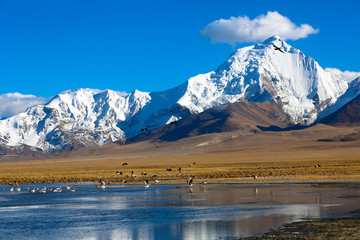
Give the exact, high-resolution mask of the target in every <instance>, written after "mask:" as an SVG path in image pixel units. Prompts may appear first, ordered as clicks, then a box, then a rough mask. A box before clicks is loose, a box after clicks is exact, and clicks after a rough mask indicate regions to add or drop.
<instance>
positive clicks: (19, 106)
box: [0, 93, 49, 117]
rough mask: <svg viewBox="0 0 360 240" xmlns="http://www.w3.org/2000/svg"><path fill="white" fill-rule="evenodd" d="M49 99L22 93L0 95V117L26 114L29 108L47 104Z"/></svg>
mask: <svg viewBox="0 0 360 240" xmlns="http://www.w3.org/2000/svg"><path fill="white" fill-rule="evenodd" d="M48 100H49V99H48V98H43V97H36V96H34V95H23V94H21V93H6V94H2V95H0V117H9V116H13V115H15V114H18V113H21V112H24V111H25V110H26V109H27V108H28V107H32V106H35V105H39V104H45V103H46V102H47V101H48Z"/></svg>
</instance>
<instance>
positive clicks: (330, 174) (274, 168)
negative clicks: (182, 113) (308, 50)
mask: <svg viewBox="0 0 360 240" xmlns="http://www.w3.org/2000/svg"><path fill="white" fill-rule="evenodd" d="M359 131H360V129H359V128H358V127H356V128H338V127H328V126H324V125H319V126H315V127H313V128H308V129H305V130H299V131H290V132H264V133H261V134H253V135H246V136H242V135H241V133H238V134H237V133H234V132H232V133H223V134H211V135H202V136H197V137H193V138H188V139H184V140H180V141H176V142H156V143H154V142H151V141H150V142H142V143H136V144H130V145H125V146H120V145H118V144H108V145H106V146H104V147H102V148H95V149H83V150H81V151H76V152H71V153H68V154H63V155H59V156H57V157H54V156H51V157H49V158H44V157H42V159H36V158H26V157H25V158H5V157H2V158H0V182H1V183H13V182H18V183H31V182H76V181H98V180H100V179H104V180H107V181H108V182H113V183H116V182H120V181H122V180H124V179H125V180H127V181H128V182H129V183H139V181H141V180H143V179H155V178H158V179H160V180H162V182H163V183H171V182H180V183H184V182H185V180H186V179H187V178H188V177H190V176H194V177H195V180H194V181H195V183H197V182H198V183H199V182H202V181H207V182H243V181H257V182H269V181H316V180H360V140H357V139H355V140H354V139H351V140H349V141H317V139H331V138H334V137H336V136H341V135H348V134H351V133H353V132H359ZM155 146H156V147H155ZM124 162H126V163H127V164H128V165H125V166H123V163H124ZM194 162H196V164H193V163H194ZM168 168H171V170H172V171H167V169H168ZM178 168H181V174H180V172H179V171H178ZM117 171H121V172H122V175H118V174H116V172H117ZM131 171H133V172H134V173H135V175H136V177H135V179H134V178H132V177H131V176H130V175H131ZM142 173H144V174H145V173H146V175H141V174H142ZM255 176H257V178H256V177H255Z"/></svg>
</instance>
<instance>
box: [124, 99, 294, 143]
mask: <svg viewBox="0 0 360 240" xmlns="http://www.w3.org/2000/svg"><path fill="white" fill-rule="evenodd" d="M292 124H293V123H292V122H291V119H290V117H289V116H288V115H287V114H286V113H284V112H283V111H282V110H281V108H280V107H279V106H278V104H276V103H274V102H263V103H257V102H248V101H242V102H236V103H229V104H226V105H221V106H218V107H214V108H211V109H208V110H206V111H204V112H202V113H199V114H193V115H190V116H189V117H186V118H184V119H181V120H179V121H174V122H172V123H171V124H168V125H164V126H161V127H159V128H156V129H154V130H149V131H144V132H143V133H142V134H139V135H137V136H135V137H132V138H129V139H127V140H126V141H120V143H127V144H129V143H134V142H139V141H145V140H152V141H157V140H160V141H176V140H179V139H182V138H187V137H192V136H198V135H202V134H209V133H221V132H234V131H241V133H242V134H245V135H247V134H253V133H255V132H259V131H260V129H259V126H262V127H269V126H277V127H279V128H286V127H288V126H291V125H292Z"/></svg>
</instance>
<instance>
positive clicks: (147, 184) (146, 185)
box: [144, 180, 151, 188]
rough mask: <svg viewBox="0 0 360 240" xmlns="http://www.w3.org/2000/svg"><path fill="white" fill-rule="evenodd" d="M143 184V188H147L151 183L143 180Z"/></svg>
mask: <svg viewBox="0 0 360 240" xmlns="http://www.w3.org/2000/svg"><path fill="white" fill-rule="evenodd" d="M144 185H145V188H149V187H150V185H151V184H150V183H149V180H144Z"/></svg>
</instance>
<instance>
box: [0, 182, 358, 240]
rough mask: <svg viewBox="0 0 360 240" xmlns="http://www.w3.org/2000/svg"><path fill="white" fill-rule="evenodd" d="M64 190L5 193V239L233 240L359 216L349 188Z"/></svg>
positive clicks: (0, 206)
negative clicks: (289, 225)
mask: <svg viewBox="0 0 360 240" xmlns="http://www.w3.org/2000/svg"><path fill="white" fill-rule="evenodd" d="M44 186H46V187H48V188H56V187H57V186H62V188H63V191H62V192H58V193H55V192H47V193H29V192H28V191H27V190H26V189H27V187H30V189H32V188H33V187H44ZM65 186H66V185H65V184H61V183H58V184H52V185H46V184H35V185H30V186H28V185H23V186H21V188H22V191H21V192H16V191H14V192H10V186H8V185H0V239H17V240H21V239H232V238H236V237H245V236H254V235H259V234H261V233H264V232H266V231H268V230H269V228H276V227H278V226H280V225H282V224H284V223H287V222H293V221H300V220H304V219H306V218H313V217H334V216H342V215H343V214H344V213H347V212H349V211H352V210H357V209H360V185H359V184H350V183H346V184H268V185H264V184H261V185H255V184H248V185H244V184H208V185H195V186H193V187H192V188H189V187H187V186H184V185H179V186H176V185H151V186H150V188H148V189H145V188H144V187H143V186H141V185H110V186H108V187H107V188H106V189H105V190H100V189H99V188H96V187H95V186H93V185H86V184H82V185H72V186H75V188H76V191H75V192H70V191H66V190H65Z"/></svg>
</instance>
